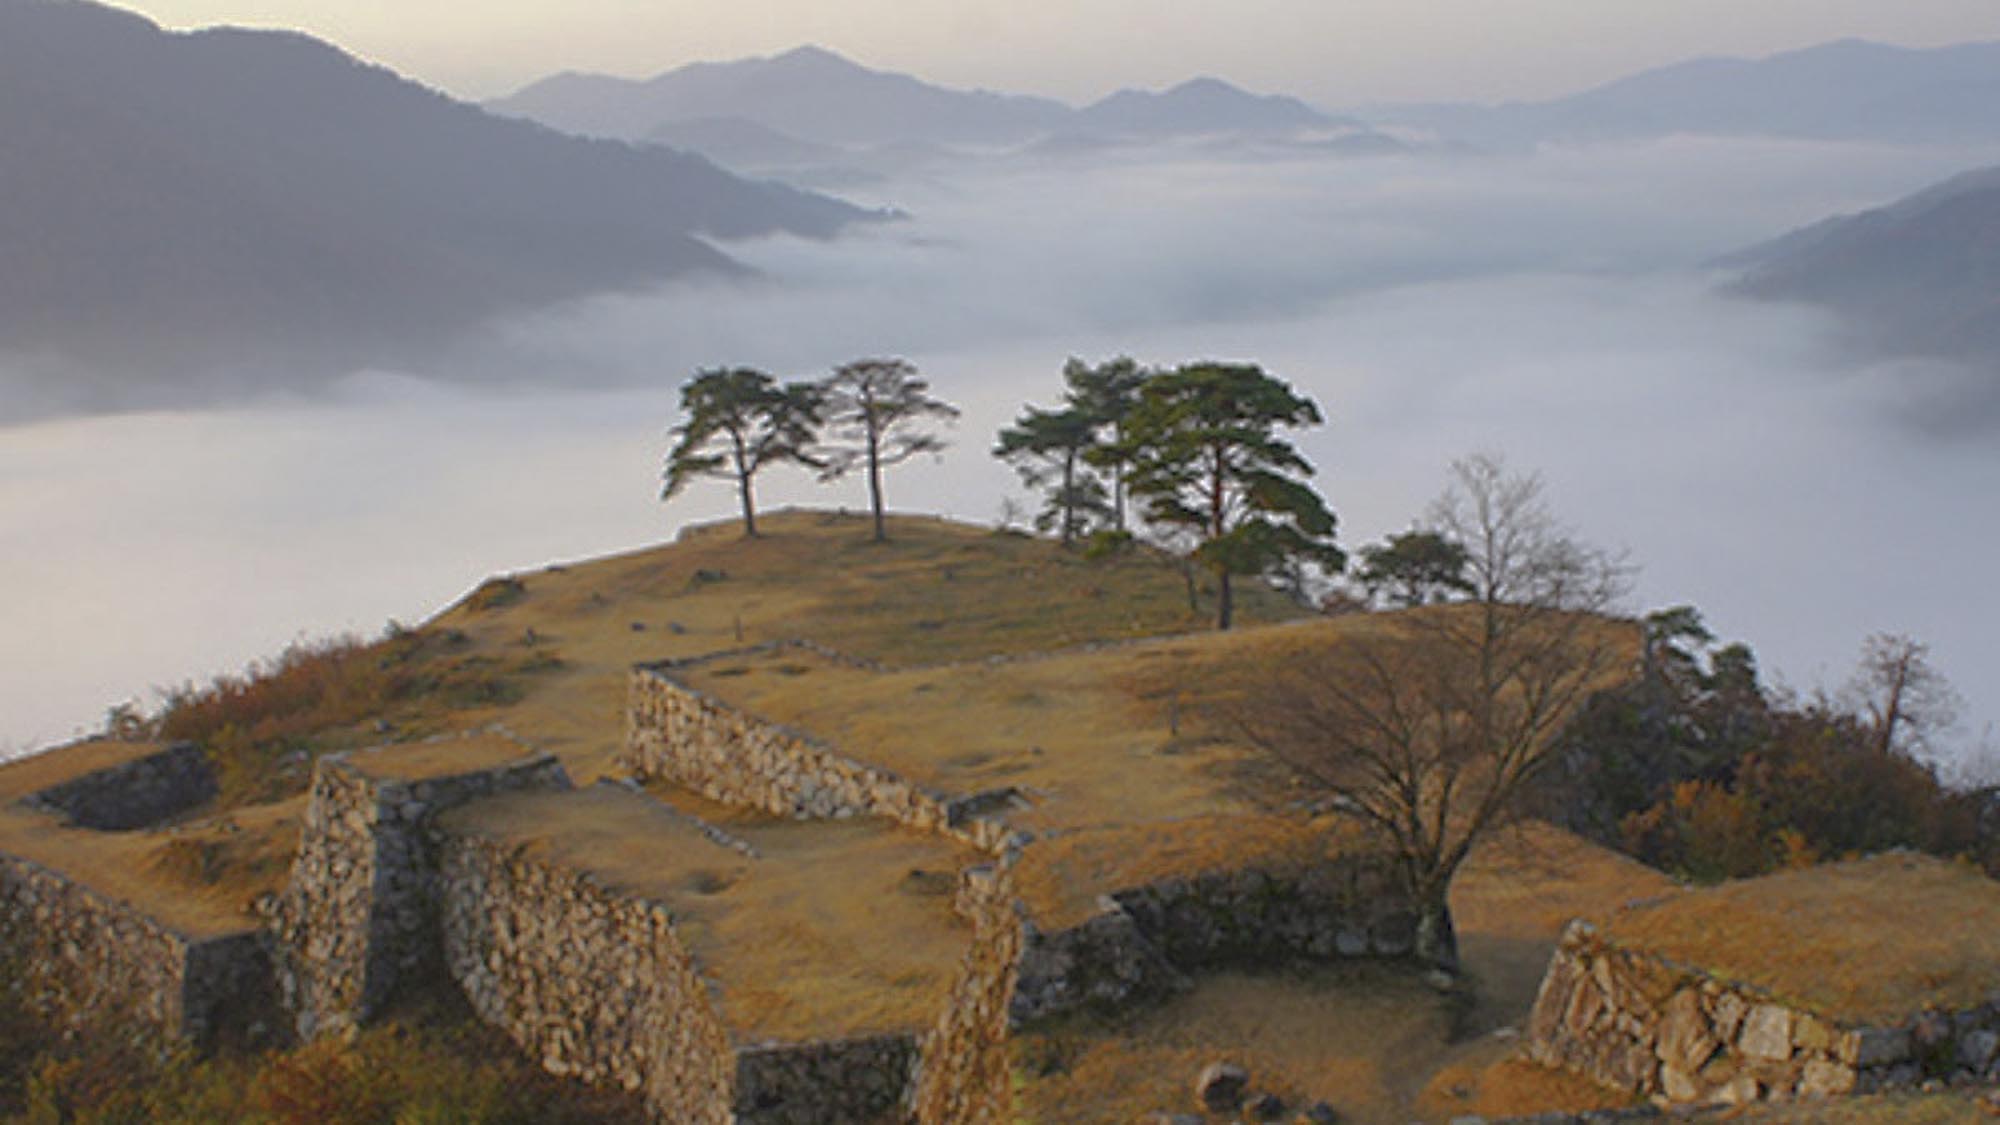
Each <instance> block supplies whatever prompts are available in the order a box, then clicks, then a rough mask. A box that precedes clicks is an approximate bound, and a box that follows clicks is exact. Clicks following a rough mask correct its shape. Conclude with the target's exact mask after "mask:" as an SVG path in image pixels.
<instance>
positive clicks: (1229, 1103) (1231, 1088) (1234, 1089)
mask: <svg viewBox="0 0 2000 1125" xmlns="http://www.w3.org/2000/svg"><path fill="white" fill-rule="evenodd" d="M1249 1086H1250V1072H1249V1071H1247V1070H1244V1069H1243V1068H1242V1067H1240V1066H1237V1065H1236V1064H1235V1063H1226V1062H1212V1063H1209V1064H1208V1065H1207V1066H1205V1067H1202V1068H1201V1075H1200V1076H1199V1077H1197V1078H1196V1079H1195V1082H1194V1097H1195V1101H1196V1102H1197V1103H1199V1104H1200V1106H1201V1108H1203V1109H1205V1110H1207V1111H1208V1112H1210V1113H1230V1112H1233V1111H1234V1110H1236V1109H1237V1108H1238V1107H1240V1106H1242V1104H1243V1096H1244V1095H1245V1094H1246V1093H1248V1092H1249Z"/></svg>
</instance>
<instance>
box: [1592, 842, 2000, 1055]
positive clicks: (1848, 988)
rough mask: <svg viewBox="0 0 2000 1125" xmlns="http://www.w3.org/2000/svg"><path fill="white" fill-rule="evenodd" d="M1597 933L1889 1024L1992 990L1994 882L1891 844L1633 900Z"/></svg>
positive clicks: (1847, 1015) (1999, 913) (1999, 968)
mask: <svg viewBox="0 0 2000 1125" xmlns="http://www.w3.org/2000/svg"><path fill="white" fill-rule="evenodd" d="M1607 934H1608V935H1609V936H1610V937H1611V938H1612V939H1614V940H1616V941H1618V942H1619V943H1621V944H1623V945H1626V946H1628V947H1632V948H1636V949H1643V950H1647V951H1649V952H1653V953H1657V954H1659V955H1660V956H1662V957H1666V958H1668V959H1669V960H1672V961H1677V962H1679V963H1681V964H1685V965H1690V966H1693V967H1696V968H1700V969H1703V970H1705V971H1707V972H1709V973H1713V974H1714V975H1716V976H1718V977H1722V978H1724V979H1727V980H1733V981H1740V982H1743V983H1745V984H1750V985H1755V986H1757V987H1759V988H1763V989H1766V990H1768V991H1769V992H1771V993H1772V994H1773V995H1774V996H1777V997H1778V998H1780V999H1782V1000H1785V1001H1787V1002H1789V1003H1793V1004H1796V1005H1798V1006H1800V1007H1803V1008H1805V1009H1806V1010H1808V1011H1811V1012H1815V1013H1817V1014H1819V1015H1823V1016H1828V1017H1831V1018H1833V1019H1836V1020H1841V1021H1847V1022H1854V1023H1871V1022H1888V1023H1895V1022H1900V1021H1901V1020H1903V1019H1905V1018H1907V1017H1909V1016H1911V1015H1914V1014H1915V1013H1917V1012H1919V1011H1922V1010H1923V1009H1925V1008H1933V1007H1934V1008H1940V1009H1944V1010H1955V1009H1960V1008H1967V1007H1973V1006H1976V1005H1978V1004H1980V1003H1983V1002H1984V1001H1985V1000H1986V999H1987V997H1988V996H1990V995H1991V994H1993V993H1994V992H1995V991H1996V990H2000V885H1996V884H1995V883H1994V882H1993V881H1992V880H1990V879H1987V878H1986V877H1985V876H1983V875H1981V874H1980V873H1979V872H1978V871H1977V870H1974V869H1972V868H1969V867H1965V866H1962V865H1959V864H1954V863H1950V862H1946V861H1944V860H1938V859H1932V858H1929V857H1926V856H1917V855H1902V854H1891V855H1881V856H1876V857H1874V858H1871V859H1865V860H1861V861H1858V862H1854V863H1843V864H1837V865H1833V866H1827V867H1814V868H1808V869H1805V870H1801V871H1789V872H1784V873H1781V874H1778V875H1770V876H1766V877H1764V878H1761V879H1749V880H1744V881H1742V882H1737V883H1726V884H1723V885H1722V886H1719V887H1714V888H1710V889H1706V890H1701V891H1693V892H1689V893H1687V894H1683V895H1676V896H1672V897H1669V898H1667V899H1665V900H1663V901H1661V902H1658V903H1655V904H1651V905H1645V906H1640V907H1636V908H1634V909H1632V910H1629V911H1625V912H1622V913H1620V914H1618V915H1617V916H1616V917H1614V918H1612V919H1611V920H1610V924H1609V926H1608V927H1607Z"/></svg>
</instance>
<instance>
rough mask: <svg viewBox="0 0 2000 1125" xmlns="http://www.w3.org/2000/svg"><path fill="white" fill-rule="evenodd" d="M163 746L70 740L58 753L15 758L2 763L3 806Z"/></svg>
mask: <svg viewBox="0 0 2000 1125" xmlns="http://www.w3.org/2000/svg"><path fill="white" fill-rule="evenodd" d="M164 749H166V745H165V744H163V743H158V742H121V741H119V740H117V739H112V738H93V739H89V740H86V741H83V742H75V743H71V744H70V745H68V746H65V747H63V748H62V749H61V750H60V751H58V752H55V753H50V754H36V755H34V756H32V757H28V758H20V759H16V760H15V761H12V762H8V763H7V764H5V765H0V805H11V804H13V803H14V802H16V801H19V800H21V799H22V798H24V797H28V796H30V795H32V794H35V793H39V792H41V791H42V790H44V789H51V788H54V787H55V786H58V785H61V784H62V783H63V782H65V781H74V780H75V779H77V778H79V777H82V776H84V775H85V774H90V773H96V772H97V771H98V770H108V769H112V768H114V767H116V766H122V765H124V764H125V763H127V762H133V761H137V760H138V759H140V758H143V757H145V756H146V755H148V754H156V753H158V752H160V751H161V750H164Z"/></svg>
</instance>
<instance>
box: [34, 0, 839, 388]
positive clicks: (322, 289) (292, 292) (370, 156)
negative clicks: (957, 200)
mask: <svg viewBox="0 0 2000 1125" xmlns="http://www.w3.org/2000/svg"><path fill="white" fill-rule="evenodd" d="M0 200H4V201H5V206H4V207H0V357H13V359H12V361H11V363H10V364H8V365H9V366H18V365H19V363H20V362H21V357H23V356H32V357H37V359H38V362H39V363H41V364H42V365H44V366H57V367H62V368H63V369H64V370H66V371H67V372H68V375H67V376H66V377H67V378H68V379H70V380H71V383H70V385H69V386H68V387H67V391H66V394H65V396H64V397H66V398H67V399H69V400H71V402H72V404H89V405H97V404H105V403H130V402H137V401H152V400H155V399H158V398H162V397H168V396H167V395H166V394H165V391H166V390H167V389H168V388H170V387H179V388H186V387H188V386H190V385H192V384H193V383H195V382H197V381H198V380H199V379H202V378H212V377H214V376H215V373H216V372H217V371H219V370H225V369H234V370H237V371H239V372H246V373H247V372H252V371H255V372H257V373H258V377H259V378H260V379H269V378H271V376H269V375H268V372H269V371H270V370H271V369H272V365H273V363H274V362H282V369H283V370H285V371H287V372H288V373H289V375H288V377H289V378H292V379H294V380H304V379H305V378H307V377H308V375H309V374H310V373H312V372H315V371H318V372H324V371H327V370H332V369H335V368H340V367H343V366H346V365H350V364H367V363H384V362H394V361H396V360H397V359H399V358H401V357H405V356H408V355H411V354H414V353H418V352H421V351H423V350H424V349H426V348H428V347H430V346H432V345H434V344H437V343H438V342H440V341H442V340H444V339H446V338H447V337H449V336H451V335H452V334H453V333H455V332H457V331H460V330H463V329H465V328H467V327H469V326H471V325H473V324H475V323H477V322H479V321H481V320H483V319H484V318H487V317H489V316H492V315H494V314H496V313H500V312H503V311H507V310H511V309H517V308H524V307H531V306H538V305H543V304H547V303H550V302H555V301H560V300H563V299H565V298H570V297H574V296H579V295H582V294H585V293H588V292H592V291H596V290H602V289H609V288H615V287H629V286H638V285H642V284H646V283H649V282H652V281H655V280H657V279H662V278H667V277H672V276H675V275H679V274H684V273H687V272H689V271H703V270H706V271H735V270H736V269H737V267H735V265H734V264H733V263H732V262H731V261H730V260H729V259H728V258H727V257H725V256H724V255H723V254H721V253H720V252H718V251H717V250H715V249H714V248H712V247H710V246H708V245H707V244H705V243H704V242H702V241H700V240H699V239H698V238H697V237H695V236H697V235H704V234H706V235H714V236H720V237H732V236H748V235H755V234H762V233H766V232H771V231H778V230H783V231H791V232H796V233H799V234H804V235H811V236H825V235H829V234H832V233H833V232H835V231H837V230H839V229H840V228H841V227H842V226H843V225H844V224H846V223H849V222H852V221H855V220H857V219H859V218H862V217H864V215H863V213H862V212H859V211H857V210H855V209H853V208H851V207H849V206H847V205H845V204H842V203H839V202H836V201H834V200H830V199H826V198H823V197H819V196H813V195H808V194H805V193H801V192H797V191H794V190H792V189H789V188H785V187H780V186H777V185H772V184H758V183H751V182H748V181H744V180H741V179H738V178H736V177H734V176H731V175H729V174H728V173H725V172H723V171H722V170H721V169H719V168H717V167H715V166H714V165H712V164H710V163H709V162H707V161H705V160H702V159H700V158H697V157H692V156H687V155H683V154H680V153H675V152H671V151H668V150H665V149H657V148H645V149H638V148H633V147H631V146H628V145H624V144H618V143H613V142H601V141H587V140H581V139H578V138H574V137H569V136H564V135H562V134H558V133H555V132H552V131H550V130H547V129H543V128H541V127H539V126H536V125H532V124H529V123H526V122H520V121H511V120H506V119H503V118H499V117H494V116H492V115H489V114H487V113H485V112H484V111H482V110H480V109H478V108H477V107H474V106H470V105H466V104H463V103H460V102H455V101H452V100H451V99H449V98H446V97H444V96H442V95H440V94H438V93H436V92H433V91H431V90H428V89H425V88H424V87H421V86H418V85H416V84H414V83H411V82H408V81H405V80H403V79H401V78H398V77H397V76H396V75H394V74H392V73H390V72H389V71H387V70H383V69H381V68H378V67H373V66H368V65H364V64H362V63H359V62H357V61H356V60H354V59H352V58H350V57H349V56H347V55H345V54H343V53H341V52H340V51H338V50H336V49H334V48H333V47H330V46H328V45H326V44H324V43H321V42H318V41H315V40H312V39H308V38H306V37H304V36H299V35H292V34H279V33H270V32H250V31H239V30H213V31H203V32H197V33H192V34H172V33H166V32H163V31H162V30H161V29H160V28H159V27H157V26H156V25H154V24H153V23H151V22H149V21H148V20H146V19H144V18H141V17H139V16H137V15H133V14H131V13H128V12H123V11H118V10H114V9H110V8H105V7H100V6H97V5H94V4H88V3H83V2H81V0H0ZM84 372H88V373H89V374H88V375H85V374H83V373H84ZM167 373H171V374H172V375H173V378H171V379H169V378H166V377H165V375H166V374H167ZM246 377H247V376H246Z"/></svg>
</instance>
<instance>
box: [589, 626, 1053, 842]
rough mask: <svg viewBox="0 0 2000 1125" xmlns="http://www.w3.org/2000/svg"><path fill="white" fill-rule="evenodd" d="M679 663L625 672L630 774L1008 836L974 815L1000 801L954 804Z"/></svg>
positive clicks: (735, 795)
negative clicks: (712, 685)
mask: <svg viewBox="0 0 2000 1125" xmlns="http://www.w3.org/2000/svg"><path fill="white" fill-rule="evenodd" d="M767 647H768V646H767ZM737 655H740V654H737ZM705 659H715V658H714V657H709V658H705ZM687 663H688V662H678V663H666V664H652V665H642V666H640V667H638V668H635V669H633V671H632V680H631V695H630V708H629V712H628V720H627V724H628V725H627V728H626V740H625V753H624V756H623V759H622V764H623V766H624V768H625V769H626V770H627V771H629V772H630V773H631V774H632V776H634V777H638V778H641V779H647V778H664V779H666V780H669V781H672V782H674V783H675V784H677V785H682V786H685V787H686V788H688V789H691V790H693V791H695V792H697V793H700V794H702V795H703V796H705V797H708V798H710V799H712V800H716V801H720V802H723V803H724V804H731V805H739V806H745V807H748V808H753V809H758V810H761V811H763V812H767V813H771V814H774V815H777V816H787V817H799V818H803V819H814V820H840V819H847V818H851V817H857V816H879V817H884V818H886V819H888V820H893V821H895V822H897V823H898V824H903V825H907V826H909V827H911V828H915V829H917V830H918V831H922V832H934V833H939V834H942V835H946V836H951V837H953V838H956V839H960V840H963V841H965V842H967V843H970V844H972V845H973V846H974V847H978V848H981V849H983V850H986V851H998V850H1001V849H1002V848H1004V847H1006V846H1007V845H1008V844H1009V843H1010V842H1012V840H1013V835H1012V834H1011V833H1010V832H1009V831H1008V829H1007V827H1006V826H1005V825H1004V824H1003V823H1001V822H1000V821H998V820H992V819H987V818H985V817H984V816H982V815H981V814H982V813H985V812H988V811H991V810H992V809H993V808H995V807H997V806H998V805H1000V804H1001V803H1003V802H1002V799H1001V798H1000V797H999V796H998V795H996V794H979V795H976V796H973V797H968V798H965V799H963V800H960V801H957V802H954V801H952V800H950V799H948V798H946V797H944V796H942V795H940V794H937V793H933V792H931V791H930V790H928V789H925V788H923V787H922V786H919V785H917V784H915V783H913V782H911V781H908V780H906V779H904V778H902V777H898V776H897V775H896V774H894V773H892V772H890V771H888V770H885V769H882V768H880V767H879V766H871V765H867V764H865V763H862V762H857V761H855V760H854V759H852V758H848V757H846V756H844V755H842V754H839V753H837V752H835V751H834V750H833V749H832V748H830V747H828V746H826V745H825V744H824V743H821V742H818V741H817V740H815V739H812V738H808V737H806V736H805V735H803V734H800V733H799V732H797V731H794V730H791V729H790V728H788V727H784V726H780V725H778V724H776V723H771V722H766V721H765V720H763V719H759V718H757V717H755V716H753V715H750V714H747V713H745V712H743V711H741V710H738V709H737V708H734V707H730V706H728V705H727V704H724V703H721V702H719V701H718V700H715V699H713V698H710V697H709V696H707V695H705V694H703V693H701V692H699V691H696V690H695V689H693V688H691V687H689V686H687V685H686V684H683V683H681V682H679V681H677V680H675V679H674V678H673V675H672V671H673V669H675V668H677V667H684V666H686V664H687Z"/></svg>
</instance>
